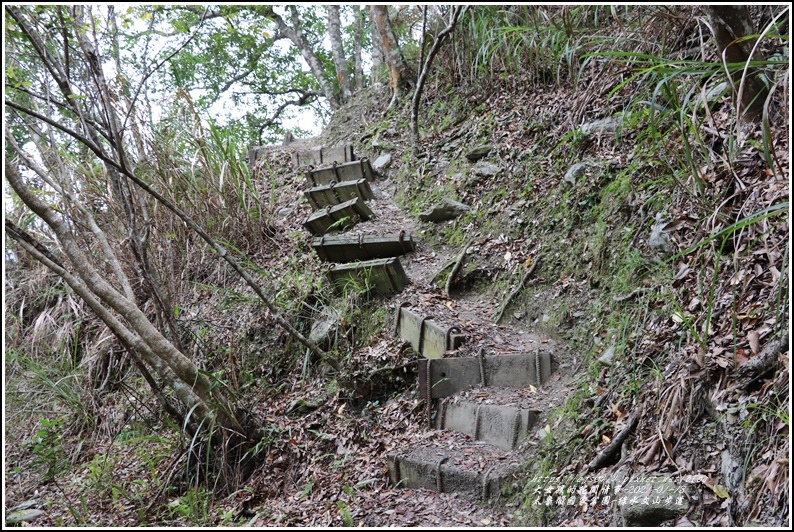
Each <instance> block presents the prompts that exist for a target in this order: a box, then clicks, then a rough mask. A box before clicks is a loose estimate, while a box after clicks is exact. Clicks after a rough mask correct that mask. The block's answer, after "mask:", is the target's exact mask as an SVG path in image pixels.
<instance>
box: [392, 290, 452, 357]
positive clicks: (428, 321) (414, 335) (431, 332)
mask: <svg viewBox="0 0 794 532" xmlns="http://www.w3.org/2000/svg"><path fill="white" fill-rule="evenodd" d="M395 334H396V335H397V336H399V337H400V338H401V339H402V340H403V341H405V342H409V343H410V344H411V347H412V348H413V349H414V351H416V352H417V353H419V354H420V355H422V356H423V357H425V358H441V357H442V356H444V353H445V352H447V351H450V350H452V349H457V348H458V347H460V346H461V345H463V343H464V342H465V340H466V336H465V335H463V334H460V329H458V328H457V327H454V326H443V325H441V324H440V323H438V322H436V321H435V320H434V319H433V317H432V316H422V315H420V314H419V313H418V312H417V311H414V310H411V309H410V308H408V307H407V306H406V304H405V303H403V304H402V305H400V306H399V307H397V310H396V315H395Z"/></svg>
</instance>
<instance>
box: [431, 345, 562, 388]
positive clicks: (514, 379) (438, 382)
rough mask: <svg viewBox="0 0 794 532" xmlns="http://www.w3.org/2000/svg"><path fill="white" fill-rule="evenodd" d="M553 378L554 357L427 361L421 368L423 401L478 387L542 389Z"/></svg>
mask: <svg viewBox="0 0 794 532" xmlns="http://www.w3.org/2000/svg"><path fill="white" fill-rule="evenodd" d="M549 376H551V354H550V353H549V352H548V351H537V352H535V353H528V354H523V355H496V356H474V357H456V358H439V359H435V360H433V359H428V360H427V361H425V363H422V364H419V392H420V394H421V396H422V398H423V399H426V398H427V397H428V392H429V393H430V398H431V399H437V398H439V397H449V396H450V395H454V394H456V393H458V392H461V391H464V390H467V389H469V388H473V387H475V386H504V387H509V388H526V387H528V386H529V385H534V386H540V385H542V384H543V383H544V382H546V381H547V380H548V378H549Z"/></svg>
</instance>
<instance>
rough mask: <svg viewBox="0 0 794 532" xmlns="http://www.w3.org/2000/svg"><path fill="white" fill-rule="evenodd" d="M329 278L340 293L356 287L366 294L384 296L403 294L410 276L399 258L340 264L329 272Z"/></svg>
mask: <svg viewBox="0 0 794 532" xmlns="http://www.w3.org/2000/svg"><path fill="white" fill-rule="evenodd" d="M328 277H329V279H330V280H331V283H332V284H333V286H334V288H335V289H336V290H337V291H338V292H344V290H345V288H346V287H350V286H351V285H354V286H356V287H358V288H360V289H362V290H363V291H364V292H365V293H368V294H375V295H382V296H386V295H391V294H394V293H397V292H402V290H403V288H405V286H406V285H407V284H408V276H406V275H405V270H403V267H402V264H400V260H399V259H398V258H397V257H390V258H387V259H373V260H367V261H360V262H351V263H347V264H338V265H336V266H334V267H333V268H332V269H331V270H330V271H329V272H328Z"/></svg>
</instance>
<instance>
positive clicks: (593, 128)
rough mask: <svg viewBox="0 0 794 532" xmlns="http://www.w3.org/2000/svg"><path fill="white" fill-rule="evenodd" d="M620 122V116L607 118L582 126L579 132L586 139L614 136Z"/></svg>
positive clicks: (621, 119)
mask: <svg viewBox="0 0 794 532" xmlns="http://www.w3.org/2000/svg"><path fill="white" fill-rule="evenodd" d="M622 122H623V116H622V115H615V116H608V117H606V118H600V119H598V120H593V121H592V122H588V123H587V124H583V125H582V128H581V131H582V134H584V136H586V137H589V136H591V135H614V134H615V133H617V131H618V128H620V124H621V123H622Z"/></svg>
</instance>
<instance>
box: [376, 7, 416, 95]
mask: <svg viewBox="0 0 794 532" xmlns="http://www.w3.org/2000/svg"><path fill="white" fill-rule="evenodd" d="M369 14H370V18H371V19H372V23H373V24H374V25H375V31H376V32H377V34H378V38H379V41H380V44H381V51H382V52H383V55H384V58H383V59H384V61H385V63H386V68H387V69H388V72H389V86H390V87H391V89H392V91H393V92H394V95H395V98H397V97H398V95H399V94H401V93H402V91H403V90H405V89H407V88H408V87H409V86H410V81H409V79H408V69H407V68H406V66H405V60H404V59H403V54H402V50H401V49H400V45H399V44H398V42H397V37H396V36H395V35H394V30H393V29H392V27H391V21H390V20H389V6H387V5H370V6H369Z"/></svg>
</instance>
